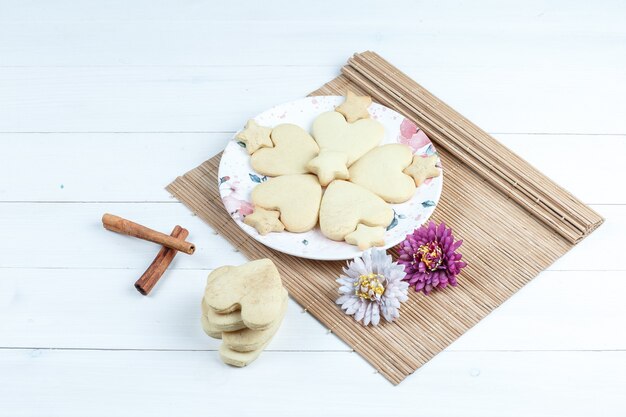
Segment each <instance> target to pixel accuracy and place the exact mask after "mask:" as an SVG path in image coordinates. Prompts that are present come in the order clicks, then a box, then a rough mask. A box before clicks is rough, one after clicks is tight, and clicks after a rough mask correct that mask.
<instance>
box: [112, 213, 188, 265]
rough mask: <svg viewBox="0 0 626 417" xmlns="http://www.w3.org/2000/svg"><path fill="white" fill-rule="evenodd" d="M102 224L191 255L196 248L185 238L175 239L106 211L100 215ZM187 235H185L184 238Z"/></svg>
mask: <svg viewBox="0 0 626 417" xmlns="http://www.w3.org/2000/svg"><path fill="white" fill-rule="evenodd" d="M102 224H103V226H104V228H105V229H107V230H110V231H112V232H117V233H122V234H125V235H129V236H134V237H138V238H139V239H144V240H148V241H150V242H154V243H158V244H160V245H162V246H167V247H168V248H171V249H176V250H177V251H180V252H184V253H186V254H188V255H191V254H193V253H194V251H195V250H196V247H195V245H194V244H193V243H190V242H186V241H185V239H184V238H183V239H176V238H174V237H172V236H168V235H166V234H165V233H161V232H157V231H156V230H152V229H150V228H147V227H145V226H142V225H140V224H137V223H135V222H131V221H130V220H126V219H123V218H121V217H119V216H115V215H113V214H109V213H106V214H105V215H104V216H102ZM186 237H187V235H185V238H186Z"/></svg>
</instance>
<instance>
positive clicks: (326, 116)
mask: <svg viewBox="0 0 626 417" xmlns="http://www.w3.org/2000/svg"><path fill="white" fill-rule="evenodd" d="M311 132H312V134H313V138H315V141H316V142H317V144H318V145H319V147H320V149H331V150H334V151H342V152H345V153H346V154H348V165H351V164H352V163H354V161H356V160H357V159H359V158H360V157H361V156H363V155H365V153H367V152H368V151H369V150H370V149H373V148H375V147H376V146H378V144H379V143H380V141H381V140H382V139H383V137H384V136H385V128H384V127H383V125H382V124H380V123H379V122H377V121H376V120H373V119H361V120H357V121H356V122H354V123H348V122H346V119H345V118H344V117H343V115H342V114H341V113H338V112H336V111H329V112H325V113H322V114H320V115H319V116H317V118H316V119H315V121H313V127H312V128H311ZM266 150H271V149H261V151H266ZM259 152H260V151H259ZM255 155H256V154H255Z"/></svg>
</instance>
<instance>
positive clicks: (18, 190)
mask: <svg viewBox="0 0 626 417" xmlns="http://www.w3.org/2000/svg"><path fill="white" fill-rule="evenodd" d="M233 134H234V133H232V132H226V133H133V134H121V133H101V134H67V133H55V134H52V133H51V134H6V133H5V134H0V149H2V152H1V153H0V201H2V200H4V201H144V202H145V201H164V202H172V199H171V198H170V195H169V193H168V192H167V191H165V186H166V185H167V184H169V183H170V182H171V181H173V180H174V179H175V178H176V177H177V176H179V175H182V174H184V173H185V172H186V171H188V170H190V169H192V168H194V167H196V166H197V165H200V164H201V163H202V162H204V161H205V160H207V159H209V158H210V157H212V156H213V155H215V154H217V153H218V152H220V151H221V150H222V149H223V148H224V146H225V145H226V143H227V141H228V140H230V139H231V138H232V136H233ZM15 173H19V175H14V174H15ZM624 200H625V201H626V198H625V199H624Z"/></svg>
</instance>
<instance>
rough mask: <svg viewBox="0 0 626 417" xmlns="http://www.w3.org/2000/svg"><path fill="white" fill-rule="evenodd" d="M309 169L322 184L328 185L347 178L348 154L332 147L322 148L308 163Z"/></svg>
mask: <svg viewBox="0 0 626 417" xmlns="http://www.w3.org/2000/svg"><path fill="white" fill-rule="evenodd" d="M307 169H308V170H309V171H310V172H312V173H314V174H315V175H317V179H318V180H319V182H320V184H321V185H322V186H324V187H326V186H327V185H328V184H330V183H331V182H333V180H336V179H340V180H347V179H348V178H349V176H350V174H349V173H348V154H346V153H345V152H341V151H333V150H331V149H322V150H321V151H320V153H319V155H317V156H316V157H315V158H313V159H311V160H310V161H309V163H308V164H307Z"/></svg>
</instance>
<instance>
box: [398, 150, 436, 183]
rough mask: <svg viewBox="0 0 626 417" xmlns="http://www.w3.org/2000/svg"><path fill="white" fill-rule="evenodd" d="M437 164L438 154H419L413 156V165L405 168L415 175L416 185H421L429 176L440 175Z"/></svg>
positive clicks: (407, 171)
mask: <svg viewBox="0 0 626 417" xmlns="http://www.w3.org/2000/svg"><path fill="white" fill-rule="evenodd" d="M436 164H437V155H431V156H427V157H422V156H419V155H414V156H413V162H411V165H409V166H408V167H406V168H405V169H404V171H403V172H404V173H405V174H407V175H410V176H412V177H413V180H415V185H416V186H417V187H419V186H420V185H421V184H422V183H423V182H424V181H425V180H426V179H427V178H434V177H438V176H439V174H440V172H439V168H437V167H436V166H435V165H436Z"/></svg>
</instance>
